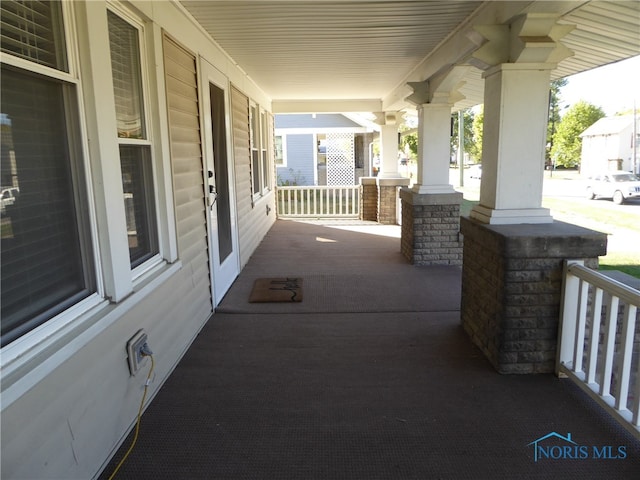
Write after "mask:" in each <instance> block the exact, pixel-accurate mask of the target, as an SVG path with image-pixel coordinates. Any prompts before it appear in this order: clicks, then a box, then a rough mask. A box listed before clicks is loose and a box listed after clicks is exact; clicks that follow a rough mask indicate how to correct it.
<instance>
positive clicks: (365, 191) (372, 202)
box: [360, 177, 378, 222]
mask: <svg viewBox="0 0 640 480" xmlns="http://www.w3.org/2000/svg"><path fill="white" fill-rule="evenodd" d="M360 220H368V221H371V222H377V221H378V185H377V184H376V177H362V178H360Z"/></svg>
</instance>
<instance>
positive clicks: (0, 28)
mask: <svg viewBox="0 0 640 480" xmlns="http://www.w3.org/2000/svg"><path fill="white" fill-rule="evenodd" d="M0 45H1V48H2V51H3V52H5V53H9V54H11V55H15V56H17V57H20V58H24V59H26V60H31V61H33V62H36V63H39V64H41V65H45V66H47V67H51V68H55V69H58V70H62V71H65V72H67V71H68V66H67V58H66V54H65V52H66V48H65V39H64V27H63V21H62V5H61V2H45V1H40V2H37V1H13V2H9V1H3V2H0Z"/></svg>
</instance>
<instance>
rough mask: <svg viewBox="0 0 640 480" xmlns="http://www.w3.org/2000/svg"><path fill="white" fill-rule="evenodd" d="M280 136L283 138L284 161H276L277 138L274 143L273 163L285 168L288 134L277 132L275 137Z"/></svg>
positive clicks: (277, 166)
mask: <svg viewBox="0 0 640 480" xmlns="http://www.w3.org/2000/svg"><path fill="white" fill-rule="evenodd" d="M278 137H280V138H281V139H282V163H276V150H275V139H274V144H273V164H274V165H275V167H276V168H283V167H286V166H287V134H286V133H277V132H276V134H275V138H278Z"/></svg>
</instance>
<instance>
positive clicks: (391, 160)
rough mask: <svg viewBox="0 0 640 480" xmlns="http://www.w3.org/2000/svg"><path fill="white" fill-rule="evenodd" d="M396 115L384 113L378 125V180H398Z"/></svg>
mask: <svg viewBox="0 0 640 480" xmlns="http://www.w3.org/2000/svg"><path fill="white" fill-rule="evenodd" d="M399 177H401V175H400V172H398V126H397V125H396V114H395V113H385V114H384V121H382V122H381V125H380V173H379V174H378V178H399Z"/></svg>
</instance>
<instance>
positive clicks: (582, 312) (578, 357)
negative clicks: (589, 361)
mask: <svg viewBox="0 0 640 480" xmlns="http://www.w3.org/2000/svg"><path fill="white" fill-rule="evenodd" d="M588 294H589V284H588V283H587V282H585V281H583V280H581V281H580V294H579V297H578V298H579V300H578V301H579V303H578V323H577V325H576V336H575V345H574V347H573V371H574V372H582V357H583V355H584V331H585V324H586V323H587V322H586V320H587V299H588Z"/></svg>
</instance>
